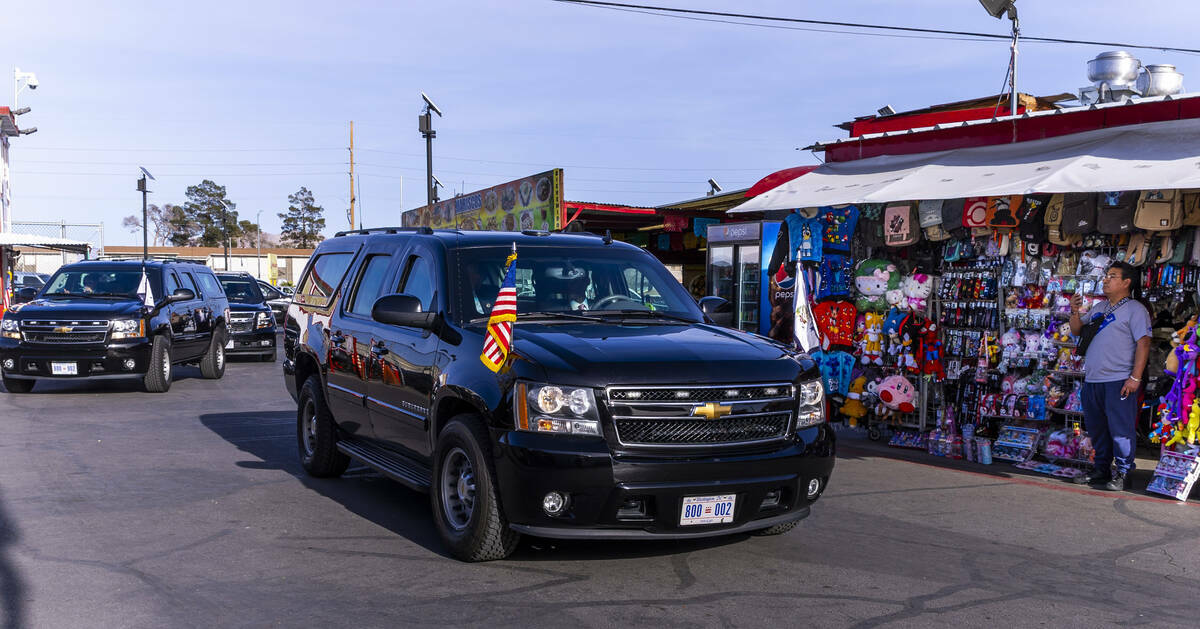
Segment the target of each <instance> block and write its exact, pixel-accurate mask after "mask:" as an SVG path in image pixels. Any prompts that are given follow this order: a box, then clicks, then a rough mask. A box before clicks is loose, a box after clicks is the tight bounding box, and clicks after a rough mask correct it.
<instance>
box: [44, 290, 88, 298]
mask: <svg viewBox="0 0 1200 629" xmlns="http://www.w3.org/2000/svg"><path fill="white" fill-rule="evenodd" d="M41 296H42V297H78V296H79V295H78V294H77V293H67V292H63V291H61V290H60V291H54V292H53V293H42V294H41Z"/></svg>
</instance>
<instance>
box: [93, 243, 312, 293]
mask: <svg viewBox="0 0 1200 629" xmlns="http://www.w3.org/2000/svg"><path fill="white" fill-rule="evenodd" d="M149 252H150V257H151V258H157V259H163V258H189V259H192V260H203V261H204V263H205V264H207V265H208V266H209V267H210V268H212V269H213V270H214V271H225V270H230V271H239V272H240V271H245V272H247V273H249V274H251V275H253V276H255V277H258V278H259V279H263V280H266V281H268V282H271V283H272V284H276V285H278V284H288V285H295V284H296V282H298V281H299V280H300V273H301V272H303V271H304V265H305V264H307V263H308V259H309V258H310V257H312V253H313V250H312V249H291V248H285V247H270V248H267V247H263V248H262V255H261V257H260V256H259V250H258V249H257V248H254V247H235V248H233V249H230V250H229V268H228V269H226V268H225V249H223V248H221V247H150V249H149ZM141 257H142V248H141V247H140V246H132V247H127V246H114V245H108V246H106V247H104V253H102V254H101V255H100V259H102V260H113V259H130V258H141Z"/></svg>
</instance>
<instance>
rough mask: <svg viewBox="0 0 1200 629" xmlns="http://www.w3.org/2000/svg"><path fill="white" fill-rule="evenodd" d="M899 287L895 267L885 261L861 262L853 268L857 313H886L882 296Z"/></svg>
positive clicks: (898, 278) (885, 302)
mask: <svg viewBox="0 0 1200 629" xmlns="http://www.w3.org/2000/svg"><path fill="white" fill-rule="evenodd" d="M899 286H900V276H899V274H898V270H897V269H896V265H894V264H892V263H891V262H888V261H887V260H877V259H870V260H863V261H862V262H859V263H858V265H857V266H855V267H854V290H855V293H856V294H857V295H858V297H857V300H856V302H855V306H857V307H858V309H859V311H862V312H885V311H887V309H888V302H887V299H886V298H885V297H884V295H886V294H887V292H888V291H890V290H896V289H897V288H899Z"/></svg>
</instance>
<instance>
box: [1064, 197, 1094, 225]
mask: <svg viewBox="0 0 1200 629" xmlns="http://www.w3.org/2000/svg"><path fill="white" fill-rule="evenodd" d="M1094 231H1096V195H1095V193H1092V192H1070V193H1067V195H1066V197H1065V198H1064V199H1063V212H1062V233H1063V234H1064V235H1066V236H1072V235H1080V236H1082V235H1084V234H1090V233H1092V232H1094Z"/></svg>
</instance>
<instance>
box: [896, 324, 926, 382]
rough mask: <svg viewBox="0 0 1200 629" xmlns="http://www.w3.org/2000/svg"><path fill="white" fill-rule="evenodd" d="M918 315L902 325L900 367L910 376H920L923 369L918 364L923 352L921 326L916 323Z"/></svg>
mask: <svg viewBox="0 0 1200 629" xmlns="http://www.w3.org/2000/svg"><path fill="white" fill-rule="evenodd" d="M916 317H917V315H915V314H913V315H909V316H908V317H906V318H905V319H904V323H902V324H901V325H900V356H899V363H898V366H900V367H903V368H904V370H905V371H906V372H908V373H910V374H913V375H918V374H920V373H921V367H920V365H918V364H917V355H918V354H919V353H920V351H921V347H920V342H921V332H920V328H921V324H920V323H918V322H917V321H916Z"/></svg>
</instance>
